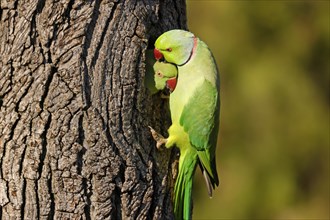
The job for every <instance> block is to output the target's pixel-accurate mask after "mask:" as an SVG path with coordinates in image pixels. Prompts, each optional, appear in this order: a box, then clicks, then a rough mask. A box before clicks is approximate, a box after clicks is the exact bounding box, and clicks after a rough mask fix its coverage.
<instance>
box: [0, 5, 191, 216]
mask: <svg viewBox="0 0 330 220" xmlns="http://www.w3.org/2000/svg"><path fill="white" fill-rule="evenodd" d="M185 17H186V15H185V3H184V0H177V1H175V0H164V1H148V0H145V1H142V0H127V1H101V0H98V1H88V0H60V1H55V0H47V1H45V0H38V1H35V0H25V1H23V0H22V1H18V0H16V1H14V0H7V1H6V0H1V3H0V19H1V20H0V219H22V218H24V219H171V218H172V216H173V215H172V206H171V185H172V168H171V167H172V162H171V160H170V158H172V157H173V153H172V156H171V152H170V151H162V152H159V151H157V150H156V149H155V143H154V141H153V140H152V138H151V135H150V133H149V130H148V127H147V126H148V125H152V126H153V127H155V128H156V129H157V130H160V131H163V132H165V130H166V127H167V126H168V123H169V118H168V116H167V115H166V103H164V101H162V100H160V98H159V97H157V96H154V97H151V96H150V95H149V94H148V92H147V91H146V89H145V87H144V84H143V81H144V74H145V51H146V49H147V47H148V46H152V45H153V43H154V40H155V39H156V38H157V36H158V35H160V34H161V33H162V32H164V31H166V30H168V29H173V28H183V29H184V28H186V19H185Z"/></svg>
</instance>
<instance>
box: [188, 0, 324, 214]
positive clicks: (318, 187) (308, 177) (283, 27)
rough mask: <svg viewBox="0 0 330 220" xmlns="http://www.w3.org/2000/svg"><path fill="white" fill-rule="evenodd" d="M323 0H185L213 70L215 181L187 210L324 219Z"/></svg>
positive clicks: (200, 183)
mask: <svg viewBox="0 0 330 220" xmlns="http://www.w3.org/2000/svg"><path fill="white" fill-rule="evenodd" d="M329 8H330V5H329V1H316V0H314V1H202V0H196V1H192V0H188V1H187V13H188V27H189V30H190V31H191V32H193V33H195V34H196V35H197V36H199V37H200V38H201V39H202V40H203V41H205V42H206V43H207V44H208V45H209V47H210V48H211V50H212V52H213V54H214V56H215V58H216V61H217V63H218V66H219V69H220V72H221V86H222V87H221V99H222V103H221V104H222V106H221V132H220V138H219V140H220V146H218V149H217V157H218V158H217V162H218V171H219V174H220V178H221V186H220V187H219V188H217V189H216V191H215V193H214V196H213V198H212V199H209V198H208V196H207V191H206V187H205V184H204V180H203V177H202V175H201V173H200V171H197V172H196V173H197V175H195V176H196V177H195V183H194V192H193V198H194V212H193V218H194V219H329V196H330V195H329V61H330V60H329V58H330V56H329V50H330V47H329V38H330V37H329V26H330V24H329V22H330V18H329V10H330V9H329Z"/></svg>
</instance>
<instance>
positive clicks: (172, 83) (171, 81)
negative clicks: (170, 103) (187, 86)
mask: <svg viewBox="0 0 330 220" xmlns="http://www.w3.org/2000/svg"><path fill="white" fill-rule="evenodd" d="M166 86H167V88H168V89H169V90H170V92H173V91H174V89H175V87H176V77H173V78H170V79H168V80H167V81H166Z"/></svg>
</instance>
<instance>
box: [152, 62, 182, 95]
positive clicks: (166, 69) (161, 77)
mask: <svg viewBox="0 0 330 220" xmlns="http://www.w3.org/2000/svg"><path fill="white" fill-rule="evenodd" d="M154 72H155V75H154V80H155V86H156V88H157V89H158V90H163V89H165V88H167V89H169V90H170V92H173V91H174V89H175V87H176V82H177V74H178V71H177V68H176V66H175V65H173V64H171V63H163V62H159V61H157V62H156V63H155V64H154Z"/></svg>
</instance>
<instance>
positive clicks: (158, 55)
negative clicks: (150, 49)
mask: <svg viewBox="0 0 330 220" xmlns="http://www.w3.org/2000/svg"><path fill="white" fill-rule="evenodd" d="M154 57H155V59H156V60H160V59H162V58H163V54H162V53H161V52H160V51H159V50H158V49H156V48H155V49H154Z"/></svg>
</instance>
